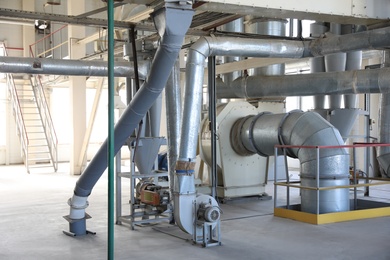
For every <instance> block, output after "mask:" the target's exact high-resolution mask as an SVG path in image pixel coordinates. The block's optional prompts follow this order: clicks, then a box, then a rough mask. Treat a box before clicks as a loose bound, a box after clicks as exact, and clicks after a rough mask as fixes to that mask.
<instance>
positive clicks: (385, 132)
mask: <svg viewBox="0 0 390 260" xmlns="http://www.w3.org/2000/svg"><path fill="white" fill-rule="evenodd" d="M383 66H385V67H390V52H389V51H384V61H383ZM379 118H380V119H379V142H381V143H390V93H383V94H382V96H381V103H380V115H379ZM378 162H379V165H380V167H381V168H382V169H383V170H384V175H385V176H386V177H390V147H379V151H378Z"/></svg>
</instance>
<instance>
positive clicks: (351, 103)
mask: <svg viewBox="0 0 390 260" xmlns="http://www.w3.org/2000/svg"><path fill="white" fill-rule="evenodd" d="M363 30H364V29H363V27H361V26H358V25H355V26H353V25H343V26H342V34H349V33H355V32H358V31H363ZM362 57H363V51H350V52H347V62H346V64H345V70H360V69H361V68H362V60H363V58H362ZM344 107H345V108H351V109H355V108H357V95H356V94H349V95H344Z"/></svg>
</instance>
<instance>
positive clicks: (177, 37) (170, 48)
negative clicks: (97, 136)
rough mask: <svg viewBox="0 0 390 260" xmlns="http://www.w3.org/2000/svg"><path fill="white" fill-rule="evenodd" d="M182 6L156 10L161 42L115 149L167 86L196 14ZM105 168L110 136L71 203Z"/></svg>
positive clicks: (86, 191)
mask: <svg viewBox="0 0 390 260" xmlns="http://www.w3.org/2000/svg"><path fill="white" fill-rule="evenodd" d="M181 7H182V9H176V8H170V7H165V8H163V9H160V10H158V11H156V13H155V16H154V18H155V25H156V27H157V30H158V32H159V34H160V35H161V44H160V46H159V47H158V48H157V51H156V54H155V57H154V60H153V63H152V65H151V68H150V73H149V75H148V77H147V79H146V81H145V82H144V84H143V85H142V87H141V88H140V90H139V91H138V92H137V94H136V95H135V96H134V98H133V99H132V101H131V102H130V104H129V106H128V107H127V108H126V110H125V111H124V113H123V114H122V116H121V118H120V119H119V121H118V122H117V124H116V126H115V131H114V132H115V144H114V145H115V147H114V149H115V152H117V151H119V149H120V148H121V147H122V145H123V144H124V143H125V141H126V140H127V138H128V137H129V136H130V134H131V133H132V132H133V131H134V129H135V128H136V127H137V126H138V123H139V121H140V120H141V119H142V118H143V117H144V115H145V114H146V112H147V111H148V110H149V109H150V107H151V106H152V105H153V103H154V102H155V100H156V99H157V98H158V96H159V95H160V93H161V91H162V90H163V89H164V87H165V84H166V82H167V80H168V77H169V75H170V73H171V70H172V67H173V65H174V63H175V61H176V59H177V57H178V55H179V51H180V49H181V46H182V42H183V39H184V36H185V34H186V32H187V30H188V28H189V26H190V23H191V20H192V16H193V11H192V10H190V9H188V8H190V7H187V9H185V7H186V6H183V5H182V6H181ZM177 21H180V23H178V22H177ZM106 168H107V140H106V141H105V142H104V143H103V144H102V146H101V147H100V149H99V151H98V152H97V153H96V155H95V156H94V158H93V159H92V160H91V162H90V163H89V165H88V166H87V168H86V169H85V170H84V172H83V174H82V175H81V177H80V178H79V180H78V181H77V183H76V187H75V189H74V196H73V197H72V199H71V200H70V202H69V204H70V205H73V204H74V203H73V200H74V199H77V198H79V197H82V198H86V197H88V196H89V195H90V193H91V191H92V188H93V187H94V185H95V184H96V182H97V181H98V180H99V178H100V176H101V175H102V174H103V172H104V170H105V169H106ZM75 206H77V208H76V207H72V206H71V210H70V215H72V211H73V210H78V209H79V208H80V205H75ZM78 213H80V212H78ZM81 215H82V214H81ZM78 216H80V214H79V215H78Z"/></svg>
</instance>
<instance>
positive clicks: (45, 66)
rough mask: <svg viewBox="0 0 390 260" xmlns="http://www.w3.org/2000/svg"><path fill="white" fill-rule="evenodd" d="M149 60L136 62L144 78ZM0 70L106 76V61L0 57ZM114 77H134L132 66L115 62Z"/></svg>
mask: <svg viewBox="0 0 390 260" xmlns="http://www.w3.org/2000/svg"><path fill="white" fill-rule="evenodd" d="M149 66H150V62H149V61H141V62H139V64H138V73H139V77H140V78H141V79H145V78H146V76H147V72H148V71H149V69H148V68H149ZM0 72H2V73H24V74H46V75H64V76H95V77H107V75H108V67H107V62H106V61H82V60H60V59H45V58H20V57H5V56H3V57H0ZM114 76H115V77H134V68H133V66H131V65H130V63H128V62H117V63H115V66H114Z"/></svg>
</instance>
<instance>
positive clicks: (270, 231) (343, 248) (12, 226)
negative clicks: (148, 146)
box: [0, 164, 390, 260]
mask: <svg viewBox="0 0 390 260" xmlns="http://www.w3.org/2000/svg"><path fill="white" fill-rule="evenodd" d="M77 179H78V177H77V176H69V174H68V165H67V164H62V165H60V169H59V171H58V172H57V173H52V172H50V171H47V172H44V171H42V172H40V173H37V172H36V171H35V172H32V173H31V174H26V172H25V169H24V167H23V166H8V167H0V234H1V238H0V259H18V260H20V259H58V260H62V259H106V255H107V253H106V251H107V217H106V216H107V192H106V190H107V188H106V187H107V177H106V174H105V175H104V176H103V177H102V178H101V180H99V182H98V184H97V185H96V187H95V189H94V190H93V192H92V194H91V196H90V197H89V202H90V206H89V208H88V209H87V212H88V213H89V214H90V215H91V216H92V219H90V220H89V221H88V222H87V227H88V229H90V230H92V231H96V232H97V235H95V236H93V235H88V236H84V237H78V238H71V237H68V236H65V235H64V234H63V233H62V230H63V229H65V230H66V229H67V228H68V224H67V222H66V221H65V220H64V219H63V218H62V216H63V215H67V214H68V212H69V207H68V205H67V200H68V198H69V197H70V196H71V195H72V191H73V188H74V185H75V183H76V181H77ZM267 191H268V192H269V193H270V194H271V195H272V185H268V186H267ZM359 194H360V195H361V193H359ZM371 195H372V196H373V197H376V198H390V187H389V186H387V187H386V186H379V187H376V188H372V190H371ZM385 201H387V202H390V200H389V199H385ZM126 206H127V205H124V206H123V207H124V208H125V207H126ZM222 209H223V212H224V214H223V216H222V219H223V221H222V224H221V229H222V246H218V247H212V248H202V247H200V246H197V245H193V244H192V243H190V242H189V241H186V240H184V239H180V238H178V237H175V236H170V235H167V234H164V233H162V232H158V231H156V230H155V228H156V227H157V228H160V229H171V230H174V231H175V232H176V233H180V231H177V230H175V229H176V228H175V227H172V226H169V225H168V224H165V223H163V224H159V225H157V226H154V227H137V228H136V230H134V231H131V230H130V229H129V227H128V226H115V257H116V259H136V258H142V259H390V245H389V242H390V217H383V218H375V219H368V220H359V221H351V222H343V223H336V224H327V225H320V226H315V225H310V224H305V223H300V222H297V221H293V220H289V219H283V218H278V217H274V216H273V215H272V212H273V201H272V200H270V201H256V202H254V201H252V202H247V203H241V204H227V205H222Z"/></svg>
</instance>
